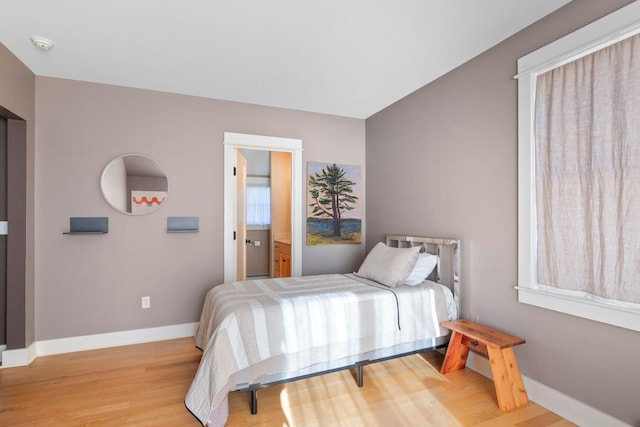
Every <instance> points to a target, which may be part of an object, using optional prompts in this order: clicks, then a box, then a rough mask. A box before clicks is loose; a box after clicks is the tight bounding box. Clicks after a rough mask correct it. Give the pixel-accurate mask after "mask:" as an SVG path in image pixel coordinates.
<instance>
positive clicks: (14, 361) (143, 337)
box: [2, 323, 198, 368]
mask: <svg viewBox="0 0 640 427" xmlns="http://www.w3.org/2000/svg"><path fill="white" fill-rule="evenodd" d="M197 325H198V324H197V323H183V324H180V325H171V326H160V327H157V328H147V329H135V330H131V331H121V332H109V333H104V334H95V335H85V336H80V337H70V338H59V339H53V340H44V341H36V342H34V343H33V344H31V345H30V346H29V347H28V348H26V349H25V348H23V349H17V350H5V351H3V352H2V368H10V367H15V366H25V365H28V364H29V363H31V362H32V361H33V360H34V359H35V358H36V357H38V356H48V355H52V354H60V353H70V352H73V351H83V350H95V349H98V348H106V347H118V346H121V345H130V344H141V343H145V342H152V341H163V340H170V339H175V338H184V337H192V336H194V334H195V330H196V326H197Z"/></svg>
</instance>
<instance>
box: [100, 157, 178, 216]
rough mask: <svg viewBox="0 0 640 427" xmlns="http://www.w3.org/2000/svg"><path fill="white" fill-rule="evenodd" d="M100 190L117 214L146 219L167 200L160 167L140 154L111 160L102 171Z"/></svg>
mask: <svg viewBox="0 0 640 427" xmlns="http://www.w3.org/2000/svg"><path fill="white" fill-rule="evenodd" d="M100 190H101V191H102V196H103V197H104V199H105V200H106V201H107V203H108V204H109V205H110V206H111V207H112V208H114V209H115V210H117V211H120V212H122V213H126V214H130V215H145V214H148V213H151V212H153V211H155V210H156V209H158V208H159V207H160V206H162V204H163V203H164V202H165V200H166V199H167V194H168V192H169V180H168V179H167V174H166V173H165V172H164V169H163V168H162V166H160V163H158V162H157V161H156V160H154V159H152V158H151V157H149V156H145V155H143V154H124V155H122V156H119V157H116V158H115V159H113V160H111V161H110V162H109V164H108V165H107V166H106V167H105V168H104V170H103V171H102V176H101V177H100Z"/></svg>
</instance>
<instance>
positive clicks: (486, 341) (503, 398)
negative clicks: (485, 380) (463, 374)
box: [440, 319, 529, 411]
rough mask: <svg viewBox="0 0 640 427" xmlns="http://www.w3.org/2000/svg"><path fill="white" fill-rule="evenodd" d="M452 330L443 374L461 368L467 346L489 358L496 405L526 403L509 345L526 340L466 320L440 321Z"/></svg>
mask: <svg viewBox="0 0 640 427" xmlns="http://www.w3.org/2000/svg"><path fill="white" fill-rule="evenodd" d="M441 325H442V326H444V327H445V328H447V329H450V330H451V331H453V332H452V334H451V339H450V340H449V347H448V348H447V353H446V355H445V357H444V362H443V363H442V368H441V369H440V372H441V373H442V374H447V373H449V372H454V371H457V370H460V369H463V368H464V367H465V366H466V364H467V356H468V355H469V349H472V350H474V351H477V352H478V353H482V354H484V355H485V356H488V357H489V361H490V362H491V373H492V375H493V383H494V385H495V387H496V395H497V397H498V407H499V408H500V409H501V410H503V411H507V410H510V409H515V408H517V407H519V406H522V405H526V404H527V403H529V398H528V397H527V391H526V390H525V388H524V383H523V382H522V376H521V375H520V369H519V368H518V362H517V361H516V356H515V353H514V352H513V346H515V345H519V344H524V343H525V342H526V341H525V340H523V339H522V338H518V337H514V336H513V335H509V334H505V333H504V332H501V331H497V330H495V329H491V328H489V327H487V326H483V325H479V324H477V323H475V322H471V321H470V320H464V319H460V320H453V321H450V322H442V323H441Z"/></svg>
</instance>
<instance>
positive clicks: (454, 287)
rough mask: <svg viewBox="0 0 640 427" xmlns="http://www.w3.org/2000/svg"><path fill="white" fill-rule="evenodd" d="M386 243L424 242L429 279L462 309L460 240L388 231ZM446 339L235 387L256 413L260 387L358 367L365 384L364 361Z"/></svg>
mask: <svg viewBox="0 0 640 427" xmlns="http://www.w3.org/2000/svg"><path fill="white" fill-rule="evenodd" d="M386 244H387V246H393V247H399V248H402V247H414V246H418V245H419V246H423V247H424V250H425V251H427V252H429V253H434V254H437V255H438V265H437V266H436V268H435V269H434V271H433V273H431V275H430V276H429V277H428V279H429V280H432V281H434V282H436V283H440V284H443V285H445V286H447V287H449V288H450V289H451V291H452V292H453V296H454V301H455V304H456V307H457V309H458V314H460V313H461V304H460V290H461V289H460V240H454V239H441V238H432V237H412V236H399V235H390V236H387V237H386ZM448 343H449V336H448V335H447V336H441V337H436V338H431V339H427V340H421V341H415V342H412V343H405V344H400V345H397V346H393V347H388V348H385V349H378V350H374V351H370V352H367V353H363V354H359V355H356V356H352V357H347V358H345V359H341V360H338V361H334V362H328V363H324V364H321V368H319V367H317V366H313V367H309V368H306V369H302V370H299V371H295V372H285V373H279V374H273V375H268V376H266V377H262V378H261V379H260V382H256V383H252V384H249V385H248V386H246V387H242V388H239V389H238V391H241V392H249V393H251V395H250V404H251V414H253V415H255V414H257V413H258V390H260V389H263V388H267V387H271V386H274V385H278V384H284V383H288V382H292V381H298V380H301V379H305V378H310V377H315V376H318V375H324V374H329V373H332V372H338V371H342V370H345V369H357V376H356V384H357V385H358V387H362V386H363V385H364V367H365V366H366V365H369V364H371V363H376V362H382V361H385V360H389V359H395V358H398V357H404V356H409V355H412V354H416V353H425V352H428V351H433V350H437V349H440V348H444V347H446V346H447V344H448Z"/></svg>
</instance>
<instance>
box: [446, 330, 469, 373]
mask: <svg viewBox="0 0 640 427" xmlns="http://www.w3.org/2000/svg"><path fill="white" fill-rule="evenodd" d="M462 338H464V335H463V334H461V333H458V332H455V331H453V332H452V333H451V338H450V339H449V346H448V347H447V353H446V354H445V356H444V361H443V362H442V367H441V368H440V373H441V374H448V373H449V372H454V371H458V370H460V369H464V367H465V366H467V357H468V356H469V347H467V346H466V345H464V344H463V343H462Z"/></svg>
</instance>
